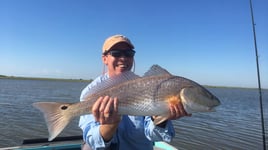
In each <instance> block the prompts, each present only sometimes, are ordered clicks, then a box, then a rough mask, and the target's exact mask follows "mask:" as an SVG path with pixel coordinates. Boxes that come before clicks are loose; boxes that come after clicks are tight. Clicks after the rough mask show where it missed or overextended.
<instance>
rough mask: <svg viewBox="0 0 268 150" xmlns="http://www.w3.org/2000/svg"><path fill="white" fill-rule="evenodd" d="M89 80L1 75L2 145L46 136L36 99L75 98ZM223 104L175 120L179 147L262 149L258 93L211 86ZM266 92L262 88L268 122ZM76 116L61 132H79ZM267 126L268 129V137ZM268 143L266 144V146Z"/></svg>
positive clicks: (250, 90) (76, 98) (62, 99)
mask: <svg viewBox="0 0 268 150" xmlns="http://www.w3.org/2000/svg"><path fill="white" fill-rule="evenodd" d="M87 84H88V83H86V82H67V81H43V80H10V79H0V107H1V109H0V113H1V117H0V120H1V122H0V147H5V146H15V145H20V144H21V141H22V140H23V139H32V138H47V136H48V133H47V128H46V125H45V122H44V120H43V116H42V114H41V113H40V112H39V111H38V110H36V109H34V108H33V107H32V106H31V104H32V103H33V102H36V101H62V102H77V101H78V100H79V96H80V92H81V90H82V89H83V88H84V87H85V86H86V85H87ZM209 90H210V91H211V92H212V93H214V94H215V95H216V96H217V97H218V98H219V99H220V100H221V103H222V105H221V106H220V107H218V108H217V112H213V113H198V114H193V115H192V117H184V118H181V119H179V120H176V121H173V123H174V127H175V130H176V137H175V138H174V140H173V141H172V143H171V144H172V145H174V146H175V147H178V148H180V149H261V148H262V132H261V121H260V118H261V117H260V106H259V99H258V98H259V97H258V91H257V90H254V89H235V88H209ZM267 99H268V91H267V90H264V91H263V104H264V107H263V108H264V115H265V116H264V117H265V118H264V119H265V124H266V126H267V124H268V110H267V106H268V100H267ZM77 125H78V118H76V119H75V120H74V121H73V122H72V123H71V124H70V125H68V126H67V128H66V129H65V130H64V131H63V132H62V133H61V134H60V136H71V135H72V136H73V135H81V130H80V129H79V128H78V127H77ZM267 132H268V129H267V127H266V139H268V138H267V137H268V136H267V134H268V133H267ZM266 145H267V146H268V143H267V144H266Z"/></svg>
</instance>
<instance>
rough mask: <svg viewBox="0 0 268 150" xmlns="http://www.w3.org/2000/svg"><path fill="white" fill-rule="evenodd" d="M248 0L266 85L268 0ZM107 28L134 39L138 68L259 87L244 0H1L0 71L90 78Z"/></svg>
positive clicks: (108, 31) (213, 82)
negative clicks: (155, 67)
mask: <svg viewBox="0 0 268 150" xmlns="http://www.w3.org/2000/svg"><path fill="white" fill-rule="evenodd" d="M252 3H253V13H254V19H255V28H256V38H257V48H258V58H259V66H260V76H261V86H262V87H263V88H268V52H267V50H268V28H267V27H268V19H267V16H268V1H267V0H252ZM114 34H123V35H125V36H127V37H128V38H129V39H130V40H131V41H132V43H133V44H134V46H135V50H136V55H135V73H136V74H138V75H141V76H142V75H143V73H144V72H146V71H147V70H148V69H149V68H150V66H152V65H153V64H158V65H160V66H162V67H163V68H165V69H166V70H168V71H169V72H170V73H172V74H174V75H177V76H183V77H186V78H189V79H191V80H194V81H196V82H198V83H200V84H202V85H212V86H231V87H233V86H234V87H251V88H252V87H253V88H255V87H258V82H257V69H256V56H255V48H254V36H253V31H252V22H251V15H250V5H249V0H202V1H201V0H166V1H161V0H135V1H134V0H114V1H108V0H0V75H7V76H23V77H49V78H67V79H94V78H96V77H97V76H98V75H100V74H101V73H102V71H103V64H102V61H101V49H102V45H103V42H104V40H105V39H106V38H107V37H109V36H111V35H114Z"/></svg>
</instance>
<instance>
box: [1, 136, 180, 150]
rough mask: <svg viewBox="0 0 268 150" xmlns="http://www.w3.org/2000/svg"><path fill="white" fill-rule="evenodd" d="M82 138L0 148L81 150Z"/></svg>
mask: <svg viewBox="0 0 268 150" xmlns="http://www.w3.org/2000/svg"><path fill="white" fill-rule="evenodd" d="M82 143H83V138H82V136H68V137H57V138H55V139H54V140H53V141H48V139H46V138H40V139H26V140H23V142H22V145H20V146H14V147H6V148H0V149H1V150H81V144H82ZM154 150H177V148H175V147H174V146H172V145H170V144H168V143H166V142H162V141H161V142H155V143H154Z"/></svg>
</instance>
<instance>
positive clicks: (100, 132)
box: [79, 35, 187, 150]
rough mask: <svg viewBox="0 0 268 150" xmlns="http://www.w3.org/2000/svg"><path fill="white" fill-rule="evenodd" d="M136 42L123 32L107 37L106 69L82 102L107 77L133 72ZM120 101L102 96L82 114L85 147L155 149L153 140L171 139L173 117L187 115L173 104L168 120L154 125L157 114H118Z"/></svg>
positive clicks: (105, 46) (105, 45) (104, 62)
mask: <svg viewBox="0 0 268 150" xmlns="http://www.w3.org/2000/svg"><path fill="white" fill-rule="evenodd" d="M134 55H135V51H134V45H133V44H132V43H131V41H130V40H129V39H128V38H127V37H125V36H123V35H114V36H111V37H109V38H108V39H106V40H105V42H104V44H103V49H102V62H103V64H104V65H105V66H106V67H107V72H106V73H105V74H103V75H100V76H99V77H97V78H96V79H95V80H94V81H93V82H91V83H90V84H89V85H88V86H87V87H86V88H85V89H84V90H83V91H82V93H81V97H80V100H81V101H83V100H84V97H85V96H86V93H87V92H88V91H90V90H91V88H92V87H94V86H98V85H99V84H101V83H102V82H103V81H104V80H106V79H108V78H110V77H113V76H116V75H119V74H121V73H122V72H124V71H130V70H131V69H132V67H133V63H134ZM117 107H118V100H117V98H111V97H109V96H105V97H100V98H99V99H98V100H97V101H96V102H95V103H94V105H93V107H92V114H91V115H84V116H81V117H80V121H79V126H80V128H81V129H82V130H83V138H84V141H85V142H86V145H85V148H84V149H86V148H89V147H91V149H122V150H126V149H128V150H129V149H135V150H139V149H146V150H152V149H153V142H154V141H167V142H170V141H171V139H172V138H173V137H174V135H175V131H174V128H173V125H172V122H171V121H170V120H173V119H178V118H180V117H183V116H186V115H187V113H186V112H185V111H184V109H183V106H182V104H181V103H179V104H178V105H175V106H174V105H172V106H170V116H169V119H168V120H166V121H164V122H163V123H161V124H158V125H154V123H153V120H154V118H155V117H157V116H127V115H123V116H119V115H118V113H117V111H118V109H117Z"/></svg>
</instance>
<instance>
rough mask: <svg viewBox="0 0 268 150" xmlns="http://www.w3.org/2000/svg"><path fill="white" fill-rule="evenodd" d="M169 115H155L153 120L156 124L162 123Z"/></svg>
mask: <svg viewBox="0 0 268 150" xmlns="http://www.w3.org/2000/svg"><path fill="white" fill-rule="evenodd" d="M168 117H169V115H168V114H166V115H162V116H155V117H154V121H153V122H154V125H159V124H160V123H162V122H164V121H166V120H168Z"/></svg>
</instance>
